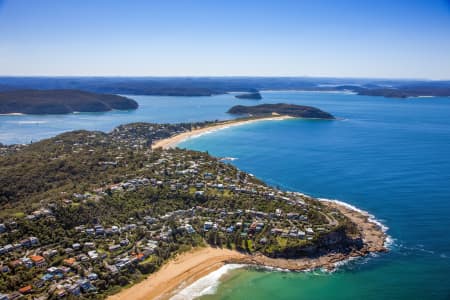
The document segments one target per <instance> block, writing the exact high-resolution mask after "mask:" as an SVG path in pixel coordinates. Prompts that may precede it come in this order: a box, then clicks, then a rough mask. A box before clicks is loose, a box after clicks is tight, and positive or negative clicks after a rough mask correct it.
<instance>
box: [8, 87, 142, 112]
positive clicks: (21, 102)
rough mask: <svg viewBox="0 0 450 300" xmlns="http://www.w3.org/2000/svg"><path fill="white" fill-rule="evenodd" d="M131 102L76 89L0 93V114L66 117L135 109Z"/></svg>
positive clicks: (118, 97)
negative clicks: (83, 113)
mask: <svg viewBox="0 0 450 300" xmlns="http://www.w3.org/2000/svg"><path fill="white" fill-rule="evenodd" d="M138 106H139V105H138V103H137V102H136V101H134V100H132V99H129V98H126V97H122V96H118V95H108V94H97V93H91V92H85V91H79V90H13V91H6V92H0V114H11V113H22V114H67V113H73V112H104V111H110V110H113V109H118V110H131V109H136V108H138Z"/></svg>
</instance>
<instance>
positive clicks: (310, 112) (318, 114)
mask: <svg viewBox="0 0 450 300" xmlns="http://www.w3.org/2000/svg"><path fill="white" fill-rule="evenodd" d="M228 113H230V114H235V115H251V116H269V115H272V114H278V115H285V116H291V117H298V118H316V119H334V117H333V115H331V114H329V113H327V112H324V111H322V110H320V109H318V108H315V107H311V106H303V105H295V104H286V103H278V104H260V105H254V106H244V105H236V106H233V107H232V108H230V109H229V110H228Z"/></svg>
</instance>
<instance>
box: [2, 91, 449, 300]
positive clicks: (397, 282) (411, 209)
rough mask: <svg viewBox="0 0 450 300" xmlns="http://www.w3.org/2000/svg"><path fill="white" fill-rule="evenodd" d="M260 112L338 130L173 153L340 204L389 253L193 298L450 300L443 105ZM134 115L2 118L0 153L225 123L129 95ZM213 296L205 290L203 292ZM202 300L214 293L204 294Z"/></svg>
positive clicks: (355, 100) (224, 135)
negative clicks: (375, 224)
mask: <svg viewBox="0 0 450 300" xmlns="http://www.w3.org/2000/svg"><path fill="white" fill-rule="evenodd" d="M263 96H264V100H263V101H262V102H267V103H269V102H270V103H277V102H289V103H296V104H305V105H313V106H316V107H319V108H321V109H323V110H326V111H328V112H331V113H333V114H334V115H335V116H337V117H339V120H336V121H319V120H286V121H266V122H258V123H253V124H249V125H244V126H237V127H232V128H227V129H224V130H220V131H215V132H212V133H209V134H206V135H203V136H200V137H197V138H193V139H190V140H187V141H184V142H183V143H182V144H181V145H180V147H186V148H190V149H197V150H205V151H209V153H211V154H213V155H216V156H221V157H222V156H228V157H235V158H237V159H236V160H234V161H233V162H232V163H233V164H234V165H236V166H238V167H239V168H241V169H243V170H245V171H247V172H250V173H253V174H254V175H255V176H257V177H259V178H261V179H263V180H264V181H266V182H267V183H268V184H270V185H273V186H278V187H280V188H282V189H287V190H293V191H300V192H304V193H306V194H309V195H312V196H316V197H323V198H329V199H339V200H341V201H345V202H348V203H350V204H352V205H355V206H357V207H359V208H361V209H363V210H366V211H368V212H370V213H371V214H373V215H375V216H376V218H377V219H379V220H380V221H381V222H382V223H383V224H384V225H386V226H387V227H389V230H388V234H389V235H390V236H391V237H392V238H393V242H392V244H391V246H390V249H391V250H390V252H389V253H387V254H380V255H376V256H374V257H368V258H364V259H359V260H355V261H352V262H350V263H348V264H346V265H345V266H342V267H341V268H339V269H338V270H337V271H336V272H334V273H332V274H329V273H325V272H321V271H319V270H317V271H312V272H305V273H287V272H280V271H267V270H251V269H250V270H248V269H234V270H231V271H230V272H228V273H227V274H226V276H225V279H224V278H222V280H221V282H220V284H219V285H218V287H217V288H216V289H214V290H215V293H214V294H210V295H204V296H202V299H262V300H264V299H450V234H449V232H450V98H414V99H408V100H401V99H386V98H379V97H368V96H357V95H351V94H342V93H335V94H332V93H312V92H308V93H306V92H265V93H263ZM132 97H133V98H135V99H136V100H137V101H138V102H139V103H140V104H141V109H139V110H137V111H134V112H109V113H101V114H74V115H67V116H0V142H3V143H15V142H29V141H30V140H38V139H41V138H44V137H48V136H52V135H54V134H56V133H59V132H62V131H66V130H72V129H98V130H105V131H108V130H111V129H112V128H113V127H114V126H116V125H118V124H121V123H129V122H135V121H148V122H179V121H198V120H209V119H224V118H230V117H231V116H228V115H227V114H225V113H224V111H226V110H227V109H228V108H229V107H231V106H232V105H235V104H237V103H241V104H242V103H244V104H249V105H251V104H253V103H254V102H252V101H251V100H237V99H234V98H233V97H232V96H229V95H222V96H216V97H204V98H202V97H198V98H197V97H194V98H185V97H146V96H132ZM211 285H213V283H211ZM210 290H211V289H210Z"/></svg>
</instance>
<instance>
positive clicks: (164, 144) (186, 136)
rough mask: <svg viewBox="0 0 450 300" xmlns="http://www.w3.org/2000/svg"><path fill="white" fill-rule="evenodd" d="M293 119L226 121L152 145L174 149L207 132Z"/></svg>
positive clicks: (276, 117) (262, 118) (283, 117)
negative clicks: (185, 141) (261, 122)
mask: <svg viewBox="0 0 450 300" xmlns="http://www.w3.org/2000/svg"><path fill="white" fill-rule="evenodd" d="M292 118H293V117H291V116H279V115H273V116H270V117H261V118H255V119H250V120H249V119H244V120H241V119H237V120H230V121H224V122H220V123H215V124H212V125H211V126H207V127H202V128H196V129H193V130H191V131H188V132H183V133H180V134H177V135H174V136H171V137H169V138H167V139H162V140H159V141H157V142H155V143H154V144H153V145H152V148H163V149H168V148H174V147H176V146H177V144H179V143H181V142H182V141H184V140H187V139H189V138H191V137H194V136H197V135H201V134H204V133H207V132H211V131H215V130H220V129H224V128H228V127H233V126H240V125H244V124H250V123H255V122H260V121H280V120H286V119H292Z"/></svg>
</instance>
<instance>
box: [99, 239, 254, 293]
mask: <svg viewBox="0 0 450 300" xmlns="http://www.w3.org/2000/svg"><path fill="white" fill-rule="evenodd" d="M245 256H246V255H244V254H241V253H239V252H236V251H231V250H228V249H217V248H210V247H206V248H198V249H194V250H192V251H189V252H186V253H183V254H181V255H178V256H177V257H176V258H175V259H173V260H171V261H169V262H168V263H167V264H165V265H164V266H163V267H162V268H161V269H160V270H159V271H158V272H156V273H154V274H152V275H150V276H149V277H148V278H147V279H145V280H144V281H142V282H140V283H138V284H136V285H134V286H132V287H131V288H128V289H125V290H123V291H121V292H119V293H118V294H116V295H113V296H110V297H108V299H109V300H129V299H133V300H150V299H169V298H170V297H171V296H172V295H173V293H174V292H175V291H176V290H177V289H178V288H179V287H180V285H183V286H188V285H189V284H191V283H193V282H195V281H197V280H198V279H200V278H201V277H203V276H205V275H207V274H209V273H211V272H213V271H215V270H217V269H219V268H220V267H221V266H223V265H224V264H225V263H226V262H229V261H234V260H236V261H240V260H241V259H243V258H245Z"/></svg>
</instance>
